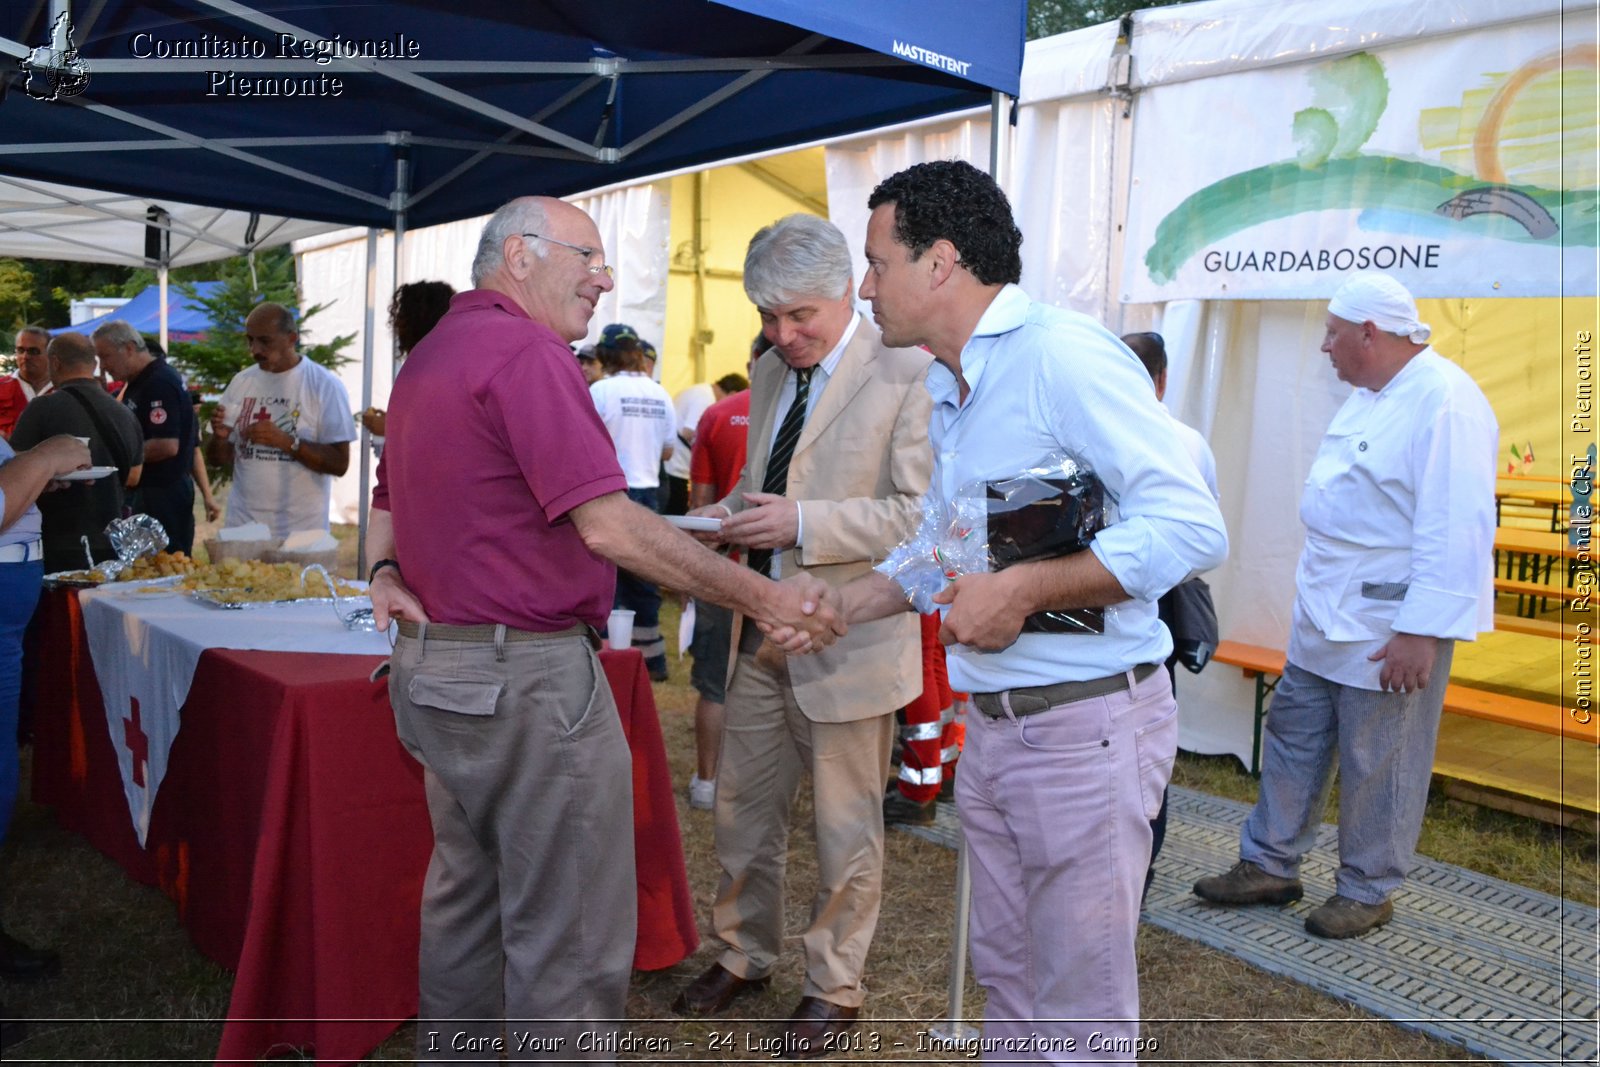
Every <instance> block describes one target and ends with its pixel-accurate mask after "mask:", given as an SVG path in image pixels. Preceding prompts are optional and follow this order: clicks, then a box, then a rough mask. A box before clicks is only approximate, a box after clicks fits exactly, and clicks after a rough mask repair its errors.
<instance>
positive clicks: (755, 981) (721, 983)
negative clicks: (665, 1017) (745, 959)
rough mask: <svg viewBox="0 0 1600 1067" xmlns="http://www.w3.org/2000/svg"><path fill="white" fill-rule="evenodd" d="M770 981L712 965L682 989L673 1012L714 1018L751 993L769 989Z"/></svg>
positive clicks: (718, 965) (674, 1004)
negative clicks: (740, 974) (739, 998)
mask: <svg viewBox="0 0 1600 1067" xmlns="http://www.w3.org/2000/svg"><path fill="white" fill-rule="evenodd" d="M771 981H772V979H771V978H740V977H739V976H738V975H736V974H734V973H733V972H732V971H730V970H728V969H727V968H726V967H724V966H723V965H722V964H720V963H713V964H712V965H711V966H710V967H708V968H706V972H705V973H704V974H702V975H701V976H700V977H699V978H696V979H695V980H694V981H692V982H690V983H689V984H688V985H686V986H684V987H683V992H682V993H679V994H678V999H677V1000H674V1001H673V1002H672V1010H673V1011H675V1012H677V1013H678V1014H679V1015H715V1014H716V1013H717V1012H719V1011H721V1010H722V1009H723V1008H726V1007H727V1006H728V1005H729V1004H732V1003H733V1001H734V1000H735V999H736V998H737V997H739V996H741V995H743V994H745V993H749V992H755V991H758V990H762V989H765V988H767V985H768V984H769V983H770V982H771Z"/></svg>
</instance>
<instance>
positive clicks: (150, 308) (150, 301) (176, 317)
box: [50, 282, 222, 341]
mask: <svg viewBox="0 0 1600 1067" xmlns="http://www.w3.org/2000/svg"><path fill="white" fill-rule="evenodd" d="M194 287H195V290H196V291H197V292H198V294H199V295H200V296H209V295H210V294H211V293H213V292H215V291H216V290H217V289H219V288H221V287H222V283H221V282H195V283H194ZM113 319H126V320H127V321H128V322H129V323H130V324H132V326H133V328H134V329H136V330H138V331H139V332H140V333H143V334H149V335H151V336H158V335H159V334H160V333H161V287H160V286H159V285H151V286H148V287H146V288H145V290H144V292H142V293H140V294H139V295H138V296H136V297H134V298H133V299H132V300H129V301H128V302H127V303H126V304H123V305H122V306H121V307H119V308H117V310H115V311H112V312H109V313H107V314H105V315H101V316H100V317H98V318H93V319H89V320H88V321H86V322H79V323H74V324H73V325H71V326H63V327H61V328H60V329H57V330H51V331H50V332H51V333H52V334H58V333H67V332H69V331H75V332H77V333H84V334H88V333H93V332H94V330H95V328H96V327H97V326H100V325H101V324H102V323H107V322H110V321H112V320H113ZM209 329H211V317H210V316H209V315H207V314H206V309H205V308H203V307H201V306H200V305H199V304H197V303H195V302H194V301H193V300H190V299H189V297H188V296H187V295H185V294H184V293H183V292H182V291H181V290H180V291H178V292H176V293H174V294H172V295H170V296H169V297H168V298H167V330H168V332H169V335H170V336H171V338H172V339H173V340H175V341H192V340H194V339H195V338H196V337H198V336H200V335H201V334H203V333H205V332H206V331H207V330H209Z"/></svg>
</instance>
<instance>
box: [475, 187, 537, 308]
mask: <svg viewBox="0 0 1600 1067" xmlns="http://www.w3.org/2000/svg"><path fill="white" fill-rule="evenodd" d="M547 221H548V218H547V216H546V215H545V210H544V205H542V204H540V203H539V201H537V200H535V199H534V198H533V197H530V196H523V197H518V198H517V199H515V200H513V201H511V202H510V203H508V204H502V205H500V208H499V210H497V211H496V212H495V213H494V214H493V215H490V216H489V221H488V222H486V223H484V225H483V235H482V236H480V237H479V238H478V251H477V254H476V255H474V256H473V257H472V287H473V288H474V289H479V288H482V287H483V283H484V281H485V280H486V279H487V278H488V277H489V275H491V274H493V273H494V272H495V271H496V270H498V269H499V268H500V265H501V264H502V263H504V262H505V259H506V253H505V248H506V238H507V237H510V236H512V235H513V234H522V233H543V232H544V227H545V223H546V222H547ZM533 254H534V255H536V256H538V257H539V258H540V259H543V258H544V256H545V248H544V245H543V244H538V245H534V246H533Z"/></svg>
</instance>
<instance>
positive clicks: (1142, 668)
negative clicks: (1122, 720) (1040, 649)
mask: <svg viewBox="0 0 1600 1067" xmlns="http://www.w3.org/2000/svg"><path fill="white" fill-rule="evenodd" d="M1160 666H1161V664H1159V663H1141V664H1139V665H1138V666H1137V667H1135V668H1134V669H1133V680H1134V681H1135V682H1142V681H1144V680H1145V679H1146V678H1148V677H1150V675H1152V674H1154V673H1155V672H1156V670H1157V669H1159V668H1160ZM1127 688H1128V676H1127V674H1126V673H1123V674H1109V675H1107V676H1106V677H1104V678H1090V679H1089V680H1088V681H1084V682H1058V683H1056V684H1055V685H1034V686H1028V687H1027V688H1024V689H1007V690H1004V691H1003V692H999V693H973V694H972V706H973V707H975V708H977V709H978V710H979V711H981V712H983V713H984V714H985V715H987V716H988V717H989V718H991V719H1003V718H1005V717H1006V709H1005V704H1004V703H1003V702H1002V700H1001V698H1002V697H1006V696H1009V697H1010V704H1011V714H1012V715H1013V716H1015V717H1016V718H1019V719H1020V718H1022V717H1024V716H1026V715H1037V714H1039V712H1041V711H1049V710H1050V709H1051V708H1057V707H1060V706H1061V705H1062V704H1071V703H1072V702H1073V701H1076V700H1088V699H1089V698H1090V697H1103V696H1106V695H1107V694H1109V693H1120V692H1123V691H1124V690H1126V689H1127Z"/></svg>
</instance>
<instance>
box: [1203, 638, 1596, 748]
mask: <svg viewBox="0 0 1600 1067" xmlns="http://www.w3.org/2000/svg"><path fill="white" fill-rule="evenodd" d="M1523 621H1528V620H1523ZM1211 658H1212V659H1214V660H1216V661H1217V662H1219V663H1227V664H1230V665H1232V666H1234V667H1238V668H1239V669H1240V670H1241V671H1243V672H1244V676H1245V677H1246V678H1254V679H1255V683H1256V721H1255V740H1254V744H1253V745H1252V747H1251V749H1250V773H1251V774H1254V775H1259V774H1260V773H1261V728H1262V725H1263V724H1264V723H1265V722H1266V720H1267V698H1268V697H1270V696H1271V695H1272V691H1273V690H1274V689H1276V688H1277V687H1278V679H1279V678H1281V677H1283V664H1284V661H1285V659H1286V658H1287V657H1286V656H1285V655H1284V653H1282V652H1280V651H1279V650H1277V649H1275V648H1266V647H1264V646H1262V645H1249V644H1245V643H1244V642H1242V641H1222V642H1220V643H1218V645H1217V650H1216V652H1215V653H1213V654H1212V656H1211ZM1444 710H1445V711H1447V712H1449V713H1450V714H1451V715H1465V716H1467V717H1469V718H1473V719H1484V720H1486V721H1488V722H1496V723H1500V724H1501V725H1503V726H1518V727H1521V728H1522V729H1524V730H1537V731H1538V732H1540V733H1545V734H1554V735H1556V736H1557V737H1570V738H1572V739H1574V740H1578V741H1587V742H1589V743H1590V744H1591V745H1600V721H1597V720H1596V719H1594V718H1591V719H1590V720H1589V721H1588V722H1586V723H1580V722H1578V721H1577V720H1576V719H1574V718H1572V716H1571V715H1569V714H1568V713H1567V710H1566V708H1564V707H1563V706H1562V705H1560V704H1551V703H1548V702H1546V701H1542V700H1528V699H1525V698H1523V697H1514V696H1507V695H1505V694H1504V693H1491V692H1489V691H1488V690H1486V689H1474V688H1472V687H1471V686H1465V685H1458V684H1456V683H1454V682H1452V683H1450V684H1449V685H1448V686H1446V687H1445V691H1444Z"/></svg>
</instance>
